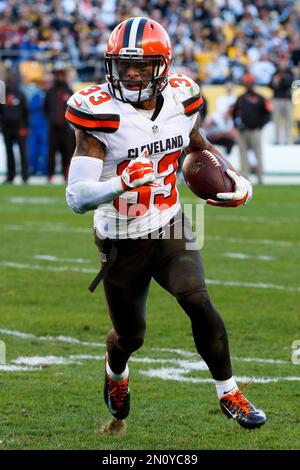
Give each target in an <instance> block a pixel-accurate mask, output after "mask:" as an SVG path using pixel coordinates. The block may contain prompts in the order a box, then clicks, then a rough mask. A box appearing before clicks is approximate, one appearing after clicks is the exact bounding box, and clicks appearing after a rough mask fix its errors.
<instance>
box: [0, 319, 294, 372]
mask: <svg viewBox="0 0 300 470" xmlns="http://www.w3.org/2000/svg"><path fill="white" fill-rule="evenodd" d="M0 334H3V335H8V336H16V337H17V338H20V339H35V340H40V341H48V342H62V343H70V344H78V345H82V346H91V347H101V348H105V347H106V345H105V343H99V342H95V341H82V340H79V339H77V338H73V337H71V336H64V335H58V336H37V335H34V334H32V333H24V332H21V331H16V330H9V329H3V328H1V329H0ZM151 351H154V352H162V353H175V354H178V355H180V356H184V357H189V358H192V357H195V359H196V360H195V361H191V360H189V361H187V360H185V359H180V358H149V357H142V358H141V357H138V356H137V357H136V356H133V357H131V359H130V360H131V361H132V362H138V363H145V364H146V363H147V364H157V363H161V364H164V363H170V364H172V363H173V364H178V365H181V366H184V367H195V370H206V369H207V366H206V364H205V362H204V361H201V360H199V359H198V357H199V356H198V353H197V352H191V351H185V350H184V349H172V348H151ZM53 357H54V356H53ZM101 357H102V356H99V355H94V354H80V355H78V354H77V355H71V356H69V357H68V359H72V360H73V359H74V360H77V359H79V360H85V359H101ZM232 359H233V360H235V361H238V362H250V363H251V362H255V363H262V364H290V362H289V361H286V360H282V359H272V358H261V357H236V356H233V357H232Z"/></svg>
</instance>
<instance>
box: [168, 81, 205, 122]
mask: <svg viewBox="0 0 300 470" xmlns="http://www.w3.org/2000/svg"><path fill="white" fill-rule="evenodd" d="M169 85H170V86H171V88H172V91H173V93H174V94H175V96H176V101H177V102H178V101H179V102H180V104H181V105H182V111H183V113H184V114H185V116H187V117H191V116H194V115H195V116H196V115H197V113H198V112H199V111H200V109H201V107H202V105H203V98H202V96H201V94H200V88H199V86H198V85H197V83H196V82H194V80H192V79H191V78H189V77H187V76H186V75H183V74H172V75H170V77H169Z"/></svg>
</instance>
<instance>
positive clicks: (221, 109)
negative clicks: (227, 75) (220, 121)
mask: <svg viewBox="0 0 300 470" xmlns="http://www.w3.org/2000/svg"><path fill="white" fill-rule="evenodd" d="M225 92H226V93H225V95H221V96H219V97H218V98H217V100H216V107H217V112H218V113H220V114H226V113H227V112H228V111H230V110H232V108H233V105H234V103H235V102H236V94H235V92H234V84H233V83H232V82H230V81H229V82H227V83H226V84H225Z"/></svg>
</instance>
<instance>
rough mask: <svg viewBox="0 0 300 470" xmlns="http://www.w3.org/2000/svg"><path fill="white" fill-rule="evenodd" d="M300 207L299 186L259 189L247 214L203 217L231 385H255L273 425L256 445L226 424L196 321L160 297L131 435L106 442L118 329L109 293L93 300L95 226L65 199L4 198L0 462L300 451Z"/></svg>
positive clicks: (215, 211) (57, 193)
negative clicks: (92, 453) (111, 344)
mask: <svg viewBox="0 0 300 470" xmlns="http://www.w3.org/2000/svg"><path fill="white" fill-rule="evenodd" d="M181 193H182V197H183V199H184V201H186V202H187V201H192V200H195V199H194V197H193V196H192V194H191V193H190V192H188V191H187V189H185V188H182V190H181ZM299 205H300V197H299V188H298V187H297V186H295V187H288V186H285V187H284V186H281V187H280V186H277V187H275V186H261V187H256V188H255V197H254V199H253V202H252V203H251V204H250V205H249V206H248V207H246V208H237V209H220V208H214V207H209V208H205V245H204V248H203V250H202V256H203V259H204V264H205V268H206V277H207V279H208V287H209V291H210V294H211V296H212V298H213V301H214V304H215V305H216V306H217V308H218V310H219V311H220V313H221V315H222V317H223V318H224V320H225V323H226V325H227V329H228V333H229V337H230V345H231V352H232V356H233V366H234V373H235V375H236V376H237V377H240V378H241V380H247V379H246V378H252V379H253V382H252V383H251V384H249V385H248V386H247V391H246V395H247V397H248V398H249V399H250V400H251V401H253V403H254V404H256V405H257V406H259V407H262V408H263V409H264V410H265V411H266V413H267V415H268V422H267V424H266V425H265V426H264V427H262V428H261V429H258V430H255V431H246V430H244V429H242V428H240V426H238V424H237V423H235V422H233V421H232V420H227V419H226V417H224V416H223V415H222V414H221V412H220V409H219V405H218V403H217V399H216V393H215V387H214V385H213V383H211V382H210V381H209V379H210V374H209V372H208V371H207V370H203V369H205V368H204V367H203V363H202V362H199V360H198V357H197V355H196V354H193V352H194V345H193V340H192V335H191V331H190V325H189V321H188V319H187V317H186V316H185V315H184V313H182V312H181V310H180V308H179V307H178V306H177V304H176V302H175V301H174V299H173V298H171V297H170V296H169V294H167V293H166V292H163V291H162V290H161V288H159V287H158V286H157V285H156V284H155V283H153V284H152V287H151V291H150V295H149V300H148V330H147V337H146V341H145V345H144V347H143V348H142V349H141V350H140V351H138V352H137V353H136V354H135V355H134V356H133V358H132V360H131V361H130V370H131V392H132V410H131V413H130V416H129V418H128V419H127V426H128V429H127V434H126V435H125V436H124V437H122V438H113V437H110V438H109V437H103V436H102V435H101V434H100V427H101V425H102V424H103V423H104V422H106V421H107V419H108V418H109V413H108V411H107V409H106V407H105V405H104V403H103V400H102V385H103V361H102V356H103V352H104V347H103V343H104V341H105V335H106V332H107V331H108V329H109V327H110V323H109V320H108V315H107V312H106V306H105V302H104V297H103V292H102V287H99V288H98V290H97V291H96V292H95V293H94V294H93V295H91V294H90V293H89V291H88V289H87V287H88V285H89V282H90V281H91V279H92V278H93V277H94V273H95V272H97V269H98V256H97V251H96V248H95V247H94V244H93V241H92V234H91V227H92V214H87V215H85V216H78V215H75V214H73V213H72V212H71V211H70V210H69V209H68V207H67V206H66V203H65V200H64V188H63V187H62V186H55V187H54V186H53V187H51V186H43V187H41V186H27V187H24V186H16V187H9V186H1V187H0V214H1V232H0V233H1V243H0V250H1V255H0V273H1V278H0V279H1V290H0V339H1V340H3V341H4V342H5V345H6V365H5V366H3V365H2V366H0V384H1V405H0V406H1V420H0V449H106V450H108V449H111V450H114V449H147V450H152V449H189V450H192V449H300V432H299V429H300V411H299V400H300V389H299V385H300V382H299V380H300V374H299V372H300V365H295V364H293V363H292V361H291V355H292V348H291V345H292V342H293V341H295V340H300V330H299V317H300V315H299V300H300V270H299V266H300V236H299V234H300V216H299ZM21 333H22V334H21ZM76 340H77V341H76Z"/></svg>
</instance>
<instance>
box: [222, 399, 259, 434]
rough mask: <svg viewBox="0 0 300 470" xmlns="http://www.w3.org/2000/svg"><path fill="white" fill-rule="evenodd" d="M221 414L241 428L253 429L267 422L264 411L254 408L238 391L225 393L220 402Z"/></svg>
mask: <svg viewBox="0 0 300 470" xmlns="http://www.w3.org/2000/svg"><path fill="white" fill-rule="evenodd" d="M220 406H221V410H222V412H223V413H224V414H225V415H226V416H227V417H228V418H233V419H235V420H236V421H237V422H238V423H239V424H240V425H241V426H242V427H243V428H246V429H255V428H258V427H260V426H262V425H263V424H265V422H266V421H267V418H266V415H265V413H264V411H262V410H259V409H258V408H255V406H253V405H252V404H251V403H250V401H248V400H247V398H246V397H245V396H244V395H243V394H242V392H241V391H240V390H236V391H235V392H232V393H227V394H226V395H225V396H224V397H223V398H221V400H220Z"/></svg>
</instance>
